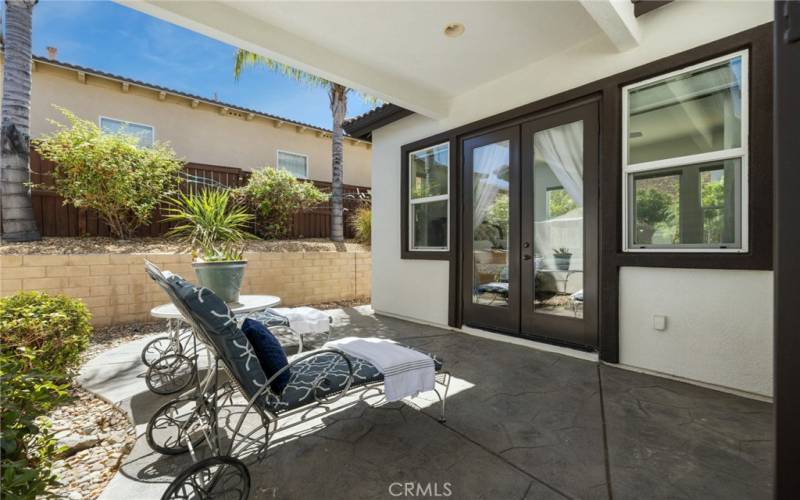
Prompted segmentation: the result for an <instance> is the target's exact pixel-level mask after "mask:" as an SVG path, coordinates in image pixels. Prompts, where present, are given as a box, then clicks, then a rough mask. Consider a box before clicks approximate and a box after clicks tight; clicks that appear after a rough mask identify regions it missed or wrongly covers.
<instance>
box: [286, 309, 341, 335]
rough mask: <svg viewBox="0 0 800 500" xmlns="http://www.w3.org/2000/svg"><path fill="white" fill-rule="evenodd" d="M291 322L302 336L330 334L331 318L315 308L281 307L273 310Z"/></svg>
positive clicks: (290, 324)
mask: <svg viewBox="0 0 800 500" xmlns="http://www.w3.org/2000/svg"><path fill="white" fill-rule="evenodd" d="M273 311H275V312H276V313H278V314H280V315H281V316H285V317H286V318H287V319H288V320H289V326H290V327H291V328H292V330H294V331H295V332H297V333H298V334H300V335H305V334H309V333H328V330H330V328H331V317H330V316H328V315H327V314H325V313H324V312H322V311H320V310H319V309H314V308H313V307H279V308H277V309H273Z"/></svg>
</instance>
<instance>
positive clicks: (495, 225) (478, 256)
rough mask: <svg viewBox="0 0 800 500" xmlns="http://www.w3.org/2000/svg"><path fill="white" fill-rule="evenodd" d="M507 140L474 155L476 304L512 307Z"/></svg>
mask: <svg viewBox="0 0 800 500" xmlns="http://www.w3.org/2000/svg"><path fill="white" fill-rule="evenodd" d="M510 144H511V141H508V140H505V141H500V142H495V143H492V144H487V145H485V146H480V147H477V148H475V149H474V150H473V151H472V155H473V162H472V167H473V168H472V279H473V288H472V302H473V303H475V304H482V305H486V306H492V307H508V299H509V280H508V277H509V272H508V257H509V255H508V244H509V238H508V236H509V234H508V232H509V223H510V219H509V212H508V204H509V182H510V168H509V161H510V155H509V146H510Z"/></svg>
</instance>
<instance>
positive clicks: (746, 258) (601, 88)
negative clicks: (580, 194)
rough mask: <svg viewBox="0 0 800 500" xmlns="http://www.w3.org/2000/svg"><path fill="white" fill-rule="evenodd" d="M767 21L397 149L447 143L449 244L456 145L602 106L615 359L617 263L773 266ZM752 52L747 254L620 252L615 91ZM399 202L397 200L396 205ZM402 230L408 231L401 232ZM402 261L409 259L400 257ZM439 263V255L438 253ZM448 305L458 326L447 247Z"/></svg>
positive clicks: (604, 294) (454, 259)
mask: <svg viewBox="0 0 800 500" xmlns="http://www.w3.org/2000/svg"><path fill="white" fill-rule="evenodd" d="M773 44H774V40H773V23H771V22H770V23H766V24H762V25H760V26H757V27H755V28H751V29H748V30H745V31H742V32H740V33H736V34H734V35H731V36H728V37H725V38H721V39H719V40H716V41H713V42H710V43H708V44H705V45H702V46H699V47H695V48H692V49H689V50H686V51H684V52H680V53H678V54H674V55H671V56H668V57H665V58H663V59H659V60H656V61H653V62H650V63H647V64H645V65H643V66H639V67H636V68H632V69H629V70H626V71H624V72H622V73H618V74H615V75H611V76H608V77H605V78H603V79H600V80H597V81H595V82H591V83H588V84H586V85H583V86H580V87H576V88H574V89H570V90H567V91H565V92H561V93H559V94H556V95H552V96H549V97H546V98H543V99H540V100H538V101H535V102H532V103H530V104H526V105H523V106H520V107H518V108H514V109H511V110H508V111H504V112H502V113H498V114H496V115H494V116H490V117H487V118H484V119H482V120H478V121H476V122H473V123H468V124H465V125H461V126H459V127H456V128H453V129H450V130H447V131H444V132H441V133H439V134H437V135H435V136H432V137H427V138H423V139H420V140H419V141H415V142H414V143H411V144H407V145H405V146H403V149H402V151H403V154H405V152H407V151H409V150H414V149H419V148H420V147H424V146H429V145H431V143H433V142H437V141H438V142H442V141H449V143H450V157H451V163H450V168H451V176H450V179H451V181H450V188H451V191H450V192H451V204H450V217H451V224H450V231H451V232H450V234H451V237H450V241H451V242H458V241H461V238H462V236H461V235H460V234H459V230H460V228H461V216H462V215H461V212H462V210H463V204H462V198H463V197H462V196H461V193H460V192H459V187H458V183H459V182H460V179H461V177H462V165H463V160H464V159H463V158H462V157H461V156H460V155H459V150H460V147H459V146H460V144H461V140H462V139H463V138H465V137H467V136H470V137H471V136H473V135H474V134H477V133H478V132H481V131H490V130H497V129H499V128H503V127H506V126H509V125H514V124H520V123H522V122H523V121H525V119H526V117H528V116H531V115H533V114H539V113H547V112H548V111H550V110H554V109H563V107H564V106H566V105H570V104H573V105H574V104H575V103H578V102H580V101H583V100H585V99H587V98H598V97H602V100H601V101H600V124H601V126H600V130H601V133H600V168H599V177H600V178H599V184H600V194H599V198H600V211H599V214H598V216H599V228H598V229H599V235H598V236H599V243H600V267H599V272H600V282H599V287H600V289H599V317H598V329H599V337H600V338H599V342H600V346H599V351H600V358H601V359H602V360H603V361H606V362H610V363H616V362H618V361H619V295H618V294H619V268H620V267H623V266H632V267H636V266H645V267H665V268H670V267H676V268H690V269H692V268H696V269H755V270H771V269H772V263H773V259H772V257H773V241H772V234H773V225H772V222H773V221H772V215H773V214H772V208H773V207H772V202H773V182H772V177H773V176H772V173H773V172H772V125H773V124H772V120H773V116H772V113H767V112H765V111H764V110H767V109H771V108H772V52H773ZM742 49H749V50H750V56H751V58H750V75H749V76H750V110H751V113H750V120H751V122H750V196H749V204H750V218H749V219H750V220H751V221H756V220H757V221H759V223H758V224H752V225H751V227H750V232H749V238H750V251H749V252H748V253H746V254H718V253H707V254H706V253H692V254H685V253H658V254H653V253H649V254H635V253H624V252H622V250H621V241H622V227H621V226H622V224H621V220H622V213H621V196H622V193H621V192H620V191H621V188H620V186H621V183H622V172H621V167H620V165H621V161H622V160H621V157H622V153H621V149H622V144H621V143H622V139H621V133H622V132H621V123H622V122H621V120H622V116H621V102H620V100H621V93H620V90H621V88H622V86H624V85H627V84H629V83H634V82H637V81H641V80H645V79H647V78H650V77H653V76H657V75H659V74H664V73H669V72H671V71H675V70H677V69H680V68H683V67H687V66H690V65H693V64H697V63H699V62H702V61H704V60H708V59H712V58H715V57H719V56H722V55H725V54H729V53H732V52H735V51H737V50H742ZM401 203H402V201H401ZM402 230H403V233H405V232H407V227H405V226H404V227H403V229H402ZM402 258H407V257H405V256H402ZM442 258H444V256H442ZM449 262H450V300H449V307H448V322H449V324H450V326H453V327H455V328H460V327H461V326H462V325H463V311H462V309H461V305H462V304H461V302H462V300H461V299H462V284H461V276H462V274H463V273H462V269H463V265H464V263H463V262H462V252H461V251H459V249H458V248H456V247H455V246H454V245H451V249H450V252H449Z"/></svg>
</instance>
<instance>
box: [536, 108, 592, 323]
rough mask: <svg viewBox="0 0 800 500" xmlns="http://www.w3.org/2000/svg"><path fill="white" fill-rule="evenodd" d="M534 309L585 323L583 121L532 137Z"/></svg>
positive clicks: (544, 131) (548, 130)
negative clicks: (583, 319)
mask: <svg viewBox="0 0 800 500" xmlns="http://www.w3.org/2000/svg"><path fill="white" fill-rule="evenodd" d="M532 180H533V221H532V222H533V262H534V269H533V273H534V283H533V288H534V294H533V309H534V311H535V312H540V313H545V314H558V315H562V316H570V317H575V318H582V317H583V121H576V122H572V123H567V124H564V125H559V126H557V127H553V128H549V129H547V130H541V131H539V132H536V133H535V134H534V135H533V179H532Z"/></svg>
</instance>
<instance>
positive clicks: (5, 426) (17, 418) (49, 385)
mask: <svg viewBox="0 0 800 500" xmlns="http://www.w3.org/2000/svg"><path fill="white" fill-rule="evenodd" d="M89 320H90V316H89V313H88V312H87V311H86V308H85V306H84V305H83V304H82V303H81V302H80V301H78V300H74V299H70V298H68V297H65V296H61V295H59V296H50V295H48V294H45V293H40V292H19V293H17V294H15V295H12V296H10V297H5V298H3V299H0V384H2V389H3V390H2V399H1V400H0V414H1V415H0V420H1V423H2V427H1V428H0V447H1V449H2V462H1V465H2V471H0V477H1V478H2V479H1V480H2V491H3V493H4V494H5V496H6V497H7V498H26V499H27V498H31V499H32V498H34V497H36V496H37V495H42V494H44V493H45V492H46V490H47V489H48V488H49V487H50V486H52V485H54V484H55V478H54V477H53V475H52V474H51V472H50V465H51V462H52V459H53V456H54V455H55V453H56V452H57V451H58V450H57V449H56V443H55V440H54V439H53V436H52V433H51V432H50V430H49V428H48V423H47V421H46V420H44V419H41V418H40V417H41V416H42V415H44V414H46V413H47V412H48V411H50V410H51V409H53V408H54V407H56V406H58V405H59V404H61V403H63V402H65V401H66V400H67V399H68V398H69V394H68V391H67V389H68V387H69V379H70V376H71V375H72V372H73V370H74V369H75V368H76V367H77V366H78V364H79V362H80V354H81V352H82V351H83V350H84V349H85V348H86V346H87V345H88V342H89V336H90V335H91V332H92V327H91V325H90V324H89Z"/></svg>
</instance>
